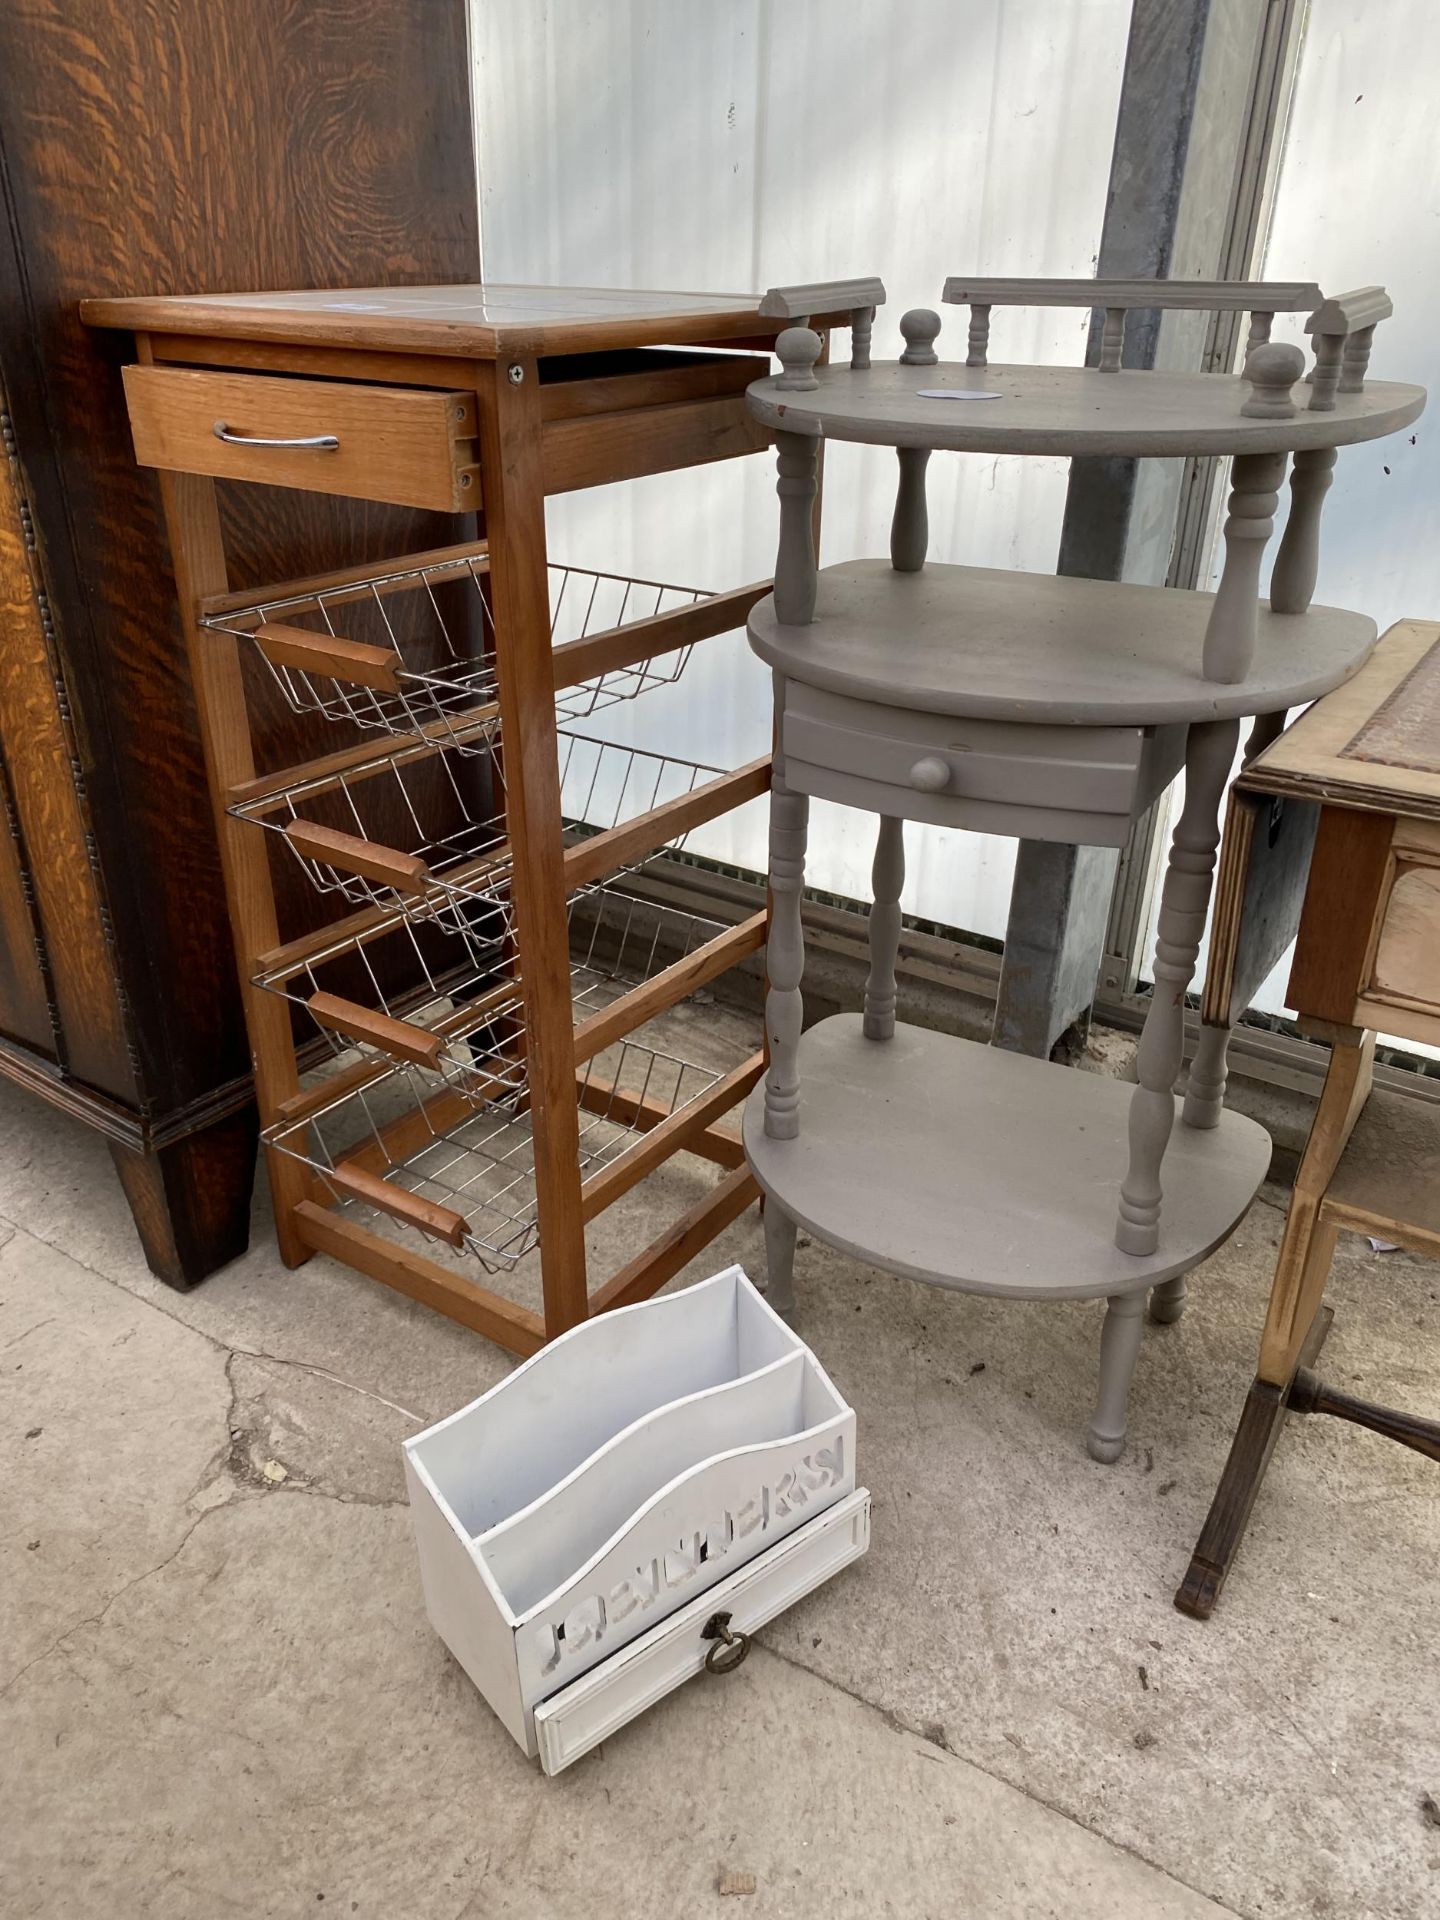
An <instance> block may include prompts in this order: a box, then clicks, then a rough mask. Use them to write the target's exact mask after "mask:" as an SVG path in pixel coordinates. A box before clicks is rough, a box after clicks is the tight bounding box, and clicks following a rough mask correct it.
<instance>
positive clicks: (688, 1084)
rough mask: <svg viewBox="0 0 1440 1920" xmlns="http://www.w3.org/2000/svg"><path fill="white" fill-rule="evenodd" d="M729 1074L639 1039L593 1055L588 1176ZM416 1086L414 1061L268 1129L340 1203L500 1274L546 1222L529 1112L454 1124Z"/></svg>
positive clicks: (585, 1075) (583, 1111)
mask: <svg viewBox="0 0 1440 1920" xmlns="http://www.w3.org/2000/svg"><path fill="white" fill-rule="evenodd" d="M602 1060H603V1061H605V1062H606V1063H607V1064H606V1065H602V1064H601V1062H602ZM721 1077H722V1076H721V1075H720V1073H719V1072H716V1071H712V1070H711V1069H709V1068H706V1067H698V1066H695V1065H693V1064H692V1063H691V1062H689V1061H687V1060H682V1059H681V1058H680V1057H679V1056H678V1055H675V1054H672V1053H667V1052H662V1051H660V1050H658V1049H656V1048H653V1047H647V1046H643V1045H641V1044H640V1043H639V1042H638V1041H634V1040H626V1041H623V1042H621V1043H620V1044H619V1045H618V1046H617V1047H615V1048H612V1049H611V1050H610V1052H609V1053H608V1054H606V1055H602V1056H599V1057H598V1058H597V1059H595V1060H592V1061H590V1062H588V1063H587V1065H586V1066H585V1067H584V1069H583V1070H582V1072H581V1074H580V1077H579V1082H578V1094H579V1106H580V1116H579V1117H580V1171H581V1173H582V1175H583V1176H586V1177H590V1176H593V1175H594V1174H596V1173H598V1172H599V1171H600V1170H601V1169H602V1168H606V1167H611V1166H613V1165H614V1164H615V1163H616V1162H617V1161H619V1160H621V1159H623V1158H624V1156H625V1154H626V1153H628V1152H629V1151H630V1150H631V1149H632V1148H633V1147H635V1146H637V1145H638V1144H639V1142H640V1141H641V1140H642V1139H643V1138H644V1137H645V1134H646V1133H647V1132H648V1131H649V1130H650V1128H651V1127H653V1126H654V1125H655V1124H656V1123H657V1121H658V1120H659V1119H660V1118H663V1117H665V1116H666V1115H668V1114H673V1113H678V1112H679V1111H680V1109H681V1108H683V1107H686V1106H688V1105H689V1104H690V1103H691V1102H692V1101H695V1100H698V1099H700V1098H701V1097H702V1096H703V1095H705V1094H706V1093H708V1092H709V1091H710V1089H711V1088H712V1087H713V1086H715V1085H716V1083H717V1082H718V1081H719V1080H720V1078H721ZM412 1094H413V1089H412V1086H411V1084H410V1078H409V1073H408V1070H405V1069H397V1071H396V1072H395V1073H394V1074H385V1075H382V1076H381V1077H380V1078H379V1079H377V1080H374V1081H372V1082H371V1083H370V1084H368V1085H367V1086H364V1087H362V1088H360V1089H359V1090H358V1091H355V1092H351V1093H347V1094H343V1095H341V1096H340V1097H339V1098H338V1099H336V1100H335V1101H334V1102H332V1103H331V1105H329V1106H327V1107H322V1108H320V1109H319V1110H318V1111H317V1112H315V1113H313V1114H311V1115H310V1116H309V1117H308V1118H307V1119H305V1120H303V1121H290V1122H286V1123H284V1124H282V1125H279V1126H275V1127H270V1128H267V1129H266V1131H265V1134H264V1139H265V1142H266V1144H267V1145H268V1146H271V1147H274V1148H276V1149H277V1150H278V1151H279V1152H281V1153H285V1154H288V1155H290V1157H291V1158H292V1159H296V1160H300V1161H303V1162H304V1164H305V1165H306V1166H308V1167H310V1168H311V1169H312V1170H313V1171H314V1172H315V1173H316V1174H317V1175H318V1176H319V1177H320V1179H321V1181H322V1182H323V1183H324V1185H325V1186H326V1188H327V1189H328V1190H329V1192H330V1194H331V1196H332V1198H333V1199H334V1201H335V1203H336V1205H337V1206H339V1207H342V1208H345V1209H349V1208H351V1207H353V1206H360V1207H362V1208H365V1209H368V1210H371V1211H379V1212H381V1213H384V1214H387V1215H389V1216H390V1217H391V1218H394V1219H397V1220H399V1221H400V1222H401V1224H403V1225H408V1226H411V1227H414V1228H416V1229H417V1230H420V1231H423V1232H425V1233H427V1234H429V1235H431V1236H432V1237H434V1238H438V1239H441V1240H443V1241H445V1242H446V1244H448V1245H450V1246H452V1247H454V1248H455V1249H456V1250H457V1251H459V1252H465V1253H470V1254H473V1255H474V1256H475V1257H476V1258H477V1259H478V1260H479V1261H480V1262H481V1264H482V1265H483V1266H484V1267H485V1268H486V1269H487V1271H489V1272H491V1273H495V1272H498V1271H500V1270H501V1269H505V1268H509V1267H513V1266H514V1265H515V1264H516V1262H517V1261H519V1260H521V1259H522V1258H523V1257H524V1256H525V1255H526V1254H527V1253H529V1252H530V1251H531V1250H532V1249H533V1248H534V1247H535V1246H536V1245H537V1243H538V1241H539V1232H540V1230H539V1222H538V1220H537V1217H536V1214H537V1200H536V1189H535V1152H534V1140H533V1135H532V1131H531V1121H530V1115H529V1113H528V1112H526V1111H523V1110H522V1111H515V1110H513V1109H507V1108H506V1107H504V1106H503V1105H502V1106H499V1107H497V1106H488V1105H487V1106H484V1107H481V1108H479V1109H477V1110H473V1111H470V1112H467V1113H466V1114H465V1115H464V1116H463V1117H462V1118H461V1119H460V1120H459V1122H458V1123H452V1124H445V1121H446V1120H448V1119H450V1110H449V1108H448V1107H444V1106H441V1107H440V1108H439V1111H440V1113H441V1114H442V1115H443V1116H444V1118H443V1119H441V1120H437V1119H436V1117H435V1114H436V1103H435V1102H433V1101H432V1102H431V1104H430V1105H429V1106H428V1107H427V1106H425V1105H421V1106H419V1107H416V1106H415V1105H414V1104H413V1099H412ZM397 1142H402V1143H403V1144H402V1145H399V1146H397V1144H396V1143H397Z"/></svg>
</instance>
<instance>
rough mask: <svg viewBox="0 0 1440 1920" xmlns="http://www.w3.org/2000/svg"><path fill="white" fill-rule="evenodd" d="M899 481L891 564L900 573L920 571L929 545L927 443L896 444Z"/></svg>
mask: <svg viewBox="0 0 1440 1920" xmlns="http://www.w3.org/2000/svg"><path fill="white" fill-rule="evenodd" d="M895 457H896V459H897V460H898V461H899V462H900V484H899V486H898V487H897V488H896V491H895V517H894V519H893V520H892V521H891V522H890V564H891V566H892V567H893V568H894V569H895V571H896V572H897V573H919V572H920V570H921V568H922V567H923V566H924V565H925V554H926V551H927V550H928V548H929V545H930V516H929V512H928V510H927V508H926V505H925V469H926V467H927V466H928V465H929V464H930V449H929V448H928V447H897V448H896V449H895Z"/></svg>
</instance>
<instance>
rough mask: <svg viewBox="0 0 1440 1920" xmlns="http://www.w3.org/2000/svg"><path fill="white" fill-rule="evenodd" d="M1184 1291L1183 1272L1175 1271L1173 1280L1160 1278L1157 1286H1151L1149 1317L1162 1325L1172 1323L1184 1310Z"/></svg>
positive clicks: (1165, 1325)
mask: <svg viewBox="0 0 1440 1920" xmlns="http://www.w3.org/2000/svg"><path fill="white" fill-rule="evenodd" d="M1185 1293H1186V1287H1185V1276H1184V1274H1183V1273H1177V1274H1176V1276H1175V1278H1174V1279H1173V1280H1162V1281H1161V1282H1160V1284H1159V1286H1158V1287H1152V1288H1151V1289H1150V1318H1151V1319H1152V1320H1154V1321H1156V1322H1158V1323H1159V1325H1160V1326H1162V1327H1168V1326H1171V1325H1173V1324H1174V1322H1175V1321H1177V1320H1178V1319H1179V1318H1180V1316H1181V1314H1182V1313H1184V1311H1185Z"/></svg>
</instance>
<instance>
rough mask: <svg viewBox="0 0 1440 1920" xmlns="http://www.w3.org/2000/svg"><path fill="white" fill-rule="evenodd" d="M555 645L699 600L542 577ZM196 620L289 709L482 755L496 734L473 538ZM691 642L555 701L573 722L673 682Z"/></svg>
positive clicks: (650, 586) (615, 578)
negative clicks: (262, 674)
mask: <svg viewBox="0 0 1440 1920" xmlns="http://www.w3.org/2000/svg"><path fill="white" fill-rule="evenodd" d="M549 587H550V638H551V644H552V645H553V646H564V645H566V644H567V643H569V642H573V641H577V640H589V639H596V638H599V637H601V636H602V635H604V634H607V633H611V632H616V631H618V630H620V629H621V628H624V627H629V626H632V625H634V624H635V623H637V622H640V621H645V620H654V619H656V618H657V617H659V616H660V615H662V614H666V613H671V612H675V611H678V610H679V609H681V608H684V607H689V606H694V605H697V604H698V603H699V602H700V601H702V600H704V599H706V598H708V597H709V596H708V595H707V594H706V593H704V592H703V591H701V590H700V589H698V588H690V587H676V586H670V585H666V584H664V583H662V582H660V581H657V580H642V579H636V578H632V577H631V576H629V575H626V574H616V573H600V572H596V571H595V570H593V569H591V568H588V567H568V566H562V565H559V564H558V563H556V564H552V565H551V566H550V568H549ZM203 624H204V625H205V626H207V627H212V628H215V629H217V630H219V631H221V632H225V633H232V634H235V635H237V636H239V637H241V638H245V639H249V640H251V641H253V643H254V646H255V649H256V652H257V654H258V655H259V657H260V659H261V660H263V661H264V663H265V666H266V668H267V669H268V671H269V673H270V675H271V677H272V678H273V680H274V682H275V684H276V686H277V687H278V688H279V690H280V692H281V694H282V695H283V696H284V698H285V700H286V702H287V704H288V705H289V706H290V707H291V708H292V709H293V710H294V711H295V712H297V713H320V714H323V715H324V716H325V717H326V718H327V719H329V720H337V721H348V722H349V723H350V724H351V725H353V726H356V727H362V728H367V729H378V730H379V731H381V732H383V733H388V734H394V735H400V736H405V737H408V736H412V735H417V734H418V735H420V736H421V737H423V738H427V739H440V740H443V741H444V742H445V743H446V744H447V745H449V746H452V747H453V748H455V750H456V751H457V752H459V753H481V752H484V751H485V750H486V748H487V746H488V745H489V742H490V740H491V739H492V737H493V736H494V734H495V732H496V731H497V729H498V727H499V711H498V707H497V705H496V700H497V692H498V688H497V681H496V669H495V622H494V615H493V612H492V602H491V595H490V560H489V554H488V551H487V549H486V547H485V544H484V543H483V542H477V543H474V544H472V545H470V546H468V547H463V548H457V549H453V550H447V551H445V552H443V553H439V554H435V555H433V556H430V557H429V558H427V559H424V560H423V561H417V562H416V563H415V564H410V565H405V564H394V565H390V566H388V567H377V568H375V569H373V570H369V571H366V572H365V573H363V574H358V575H350V576H348V577H347V578H345V579H344V580H342V581H339V582H335V583H333V584H330V585H309V586H307V585H306V584H305V583H300V584H299V585H297V586H296V587H294V588H281V589H278V590H275V591H274V592H272V593H271V594H270V595H269V596H268V597H260V596H256V597H254V598H250V597H247V598H246V599H245V600H244V601H243V603H240V604H233V605H230V604H227V605H226V606H225V608H224V610H223V611H212V612H210V613H209V614H207V615H206V616H205V617H204V620H203ZM691 651H692V647H691V646H689V645H686V646H682V647H678V648H674V649H673V650H671V649H667V648H665V647H663V646H659V647H658V648H657V652H656V654H655V655H654V656H653V657H649V658H645V659H642V660H639V661H636V662H633V663H631V664H628V665H625V666H621V667H617V668H614V669H613V670H610V671H606V672H602V673H600V674H598V675H595V676H593V677H591V678H589V679H587V680H584V681H582V682H580V683H579V684H577V685H575V686H572V687H567V688H565V689H564V690H563V691H562V692H561V693H559V694H558V695H557V696H556V707H557V711H558V712H559V713H560V715H561V716H562V717H563V718H566V719H583V718H585V717H587V716H588V715H590V714H593V713H596V712H598V711H599V710H600V709H601V708H602V707H607V706H611V705H613V704H614V703H615V702H616V701H620V700H633V699H634V698H635V697H636V696H637V695H638V694H641V693H644V692H646V691H647V690H648V689H650V688H651V687H656V686H665V685H670V684H673V683H674V682H675V681H677V680H678V679H679V678H680V676H681V674H683V673H684V671H685V668H686V665H687V664H688V662H689V659H690V654H691Z"/></svg>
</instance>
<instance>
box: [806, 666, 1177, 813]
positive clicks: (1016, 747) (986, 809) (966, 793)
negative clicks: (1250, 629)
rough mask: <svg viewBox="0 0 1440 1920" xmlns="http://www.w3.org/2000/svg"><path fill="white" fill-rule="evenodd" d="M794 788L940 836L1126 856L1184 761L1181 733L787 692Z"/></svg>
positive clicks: (815, 690)
mask: <svg viewBox="0 0 1440 1920" xmlns="http://www.w3.org/2000/svg"><path fill="white" fill-rule="evenodd" d="M780 737H781V743H782V748H783V752H784V757H785V782H786V785H787V786H789V787H792V788H793V789H794V790H795V791H796V792H798V793H808V794H813V795H814V796H815V797H816V798H818V799H822V800H838V801H840V802H842V803H843V804H844V805H846V806H851V807H864V808H867V809H868V810H869V811H871V812H874V813H888V814H898V815H900V816H901V817H902V818H904V819H906V820H925V821H928V822H929V823H930V824H931V825H932V826H940V827H968V828H970V829H971V830H973V831H975V832H978V833H1002V834H1016V835H1019V836H1020V837H1021V838H1023V839H1030V840H1062V841H1066V842H1069V843H1072V844H1079V845H1083V846H1096V847H1107V846H1108V847H1118V846H1123V845H1124V843H1125V837H1126V834H1127V832H1128V830H1129V826H1130V822H1131V820H1132V819H1134V817H1135V816H1136V815H1137V814H1138V813H1140V812H1141V811H1142V809H1143V808H1145V807H1147V806H1148V805H1149V804H1150V802H1151V800H1153V799H1154V798H1155V796H1156V794H1157V793H1159V792H1160V791H1161V790H1162V789H1163V788H1164V787H1165V786H1166V785H1167V784H1168V782H1169V781H1170V780H1171V779H1173V778H1174V776H1175V774H1176V773H1177V772H1178V771H1179V769H1180V766H1181V764H1182V762H1183V760H1184V755H1185V729H1184V727H1183V726H1175V727H1084V726H1076V727H1062V726H1034V725H1027V724H1022V723H1020V722H1012V721H1003V720H976V719H970V718H966V717H963V716H952V715H949V714H943V713H918V712H914V711H912V710H911V709H909V708H906V707H892V706H885V705H883V704H881V703H880V702H878V701H869V700H854V699H851V698H849V697H848V696H847V695H844V694H839V693H830V692H828V691H827V690H825V689H824V688H820V687H813V686H809V685H807V684H806V683H805V682H803V681H799V680H787V681H786V682H785V713H784V719H783V722H782V726H781V736H780Z"/></svg>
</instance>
